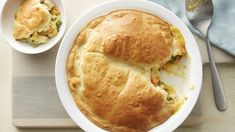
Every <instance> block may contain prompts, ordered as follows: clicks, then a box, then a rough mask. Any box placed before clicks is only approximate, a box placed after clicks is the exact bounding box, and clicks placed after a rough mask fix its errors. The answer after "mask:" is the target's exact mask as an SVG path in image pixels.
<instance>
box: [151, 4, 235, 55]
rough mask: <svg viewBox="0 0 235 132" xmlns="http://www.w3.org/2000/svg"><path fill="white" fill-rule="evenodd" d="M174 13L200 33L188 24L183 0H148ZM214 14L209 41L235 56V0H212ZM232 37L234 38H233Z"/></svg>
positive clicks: (192, 29) (193, 30) (191, 28)
mask: <svg viewBox="0 0 235 132" xmlns="http://www.w3.org/2000/svg"><path fill="white" fill-rule="evenodd" d="M150 1H153V2H155V3H157V4H160V5H162V6H164V7H165V8H167V9H169V10H171V11H172V12H173V13H175V14H176V15H177V16H178V17H179V18H181V20H183V22H184V23H185V24H186V25H187V26H188V27H189V29H190V30H191V31H192V32H193V33H195V34H197V35H199V36H200V34H199V33H198V32H197V31H196V30H195V29H194V28H193V27H192V26H191V25H190V24H189V22H188V21H187V19H186V15H185V0H150ZM213 5H214V16H213V22H212V25H211V28H210V31H209V39H210V41H211V43H212V44H213V45H215V46H217V47H219V48H220V49H223V50H224V51H226V52H228V53H229V54H231V55H233V56H234V57H235V0H213ZM233 39H234V40H233Z"/></svg>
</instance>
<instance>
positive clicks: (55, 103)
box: [12, 47, 208, 128]
mask: <svg viewBox="0 0 235 132" xmlns="http://www.w3.org/2000/svg"><path fill="white" fill-rule="evenodd" d="M57 49H58V47H55V48H53V49H52V50H50V51H48V52H46V53H43V54H38V55H25V54H22V53H19V52H17V51H12V52H13V53H12V61H13V62H12V68H13V69H12V74H13V75H12V92H13V93H12V96H13V97H12V103H13V104H12V109H13V117H12V118H13V119H12V121H13V124H14V125H15V126H17V127H26V128H27V127H40V128H48V127H50V128H65V127H66V128H74V127H77V126H76V124H75V123H74V122H73V121H72V120H71V119H70V117H69V116H68V115H67V113H66V112H65V110H64V108H63V106H62V104H61V102H60V100H59V97H58V94H57V91H56V86H55V80H54V79H55V78H54V65H55V58H56V51H57ZM206 74H208V72H206ZM205 82H206V81H205ZM204 87H207V85H204ZM201 99H202V98H201V97H200V99H199V100H198V103H197V105H196V106H195V108H194V110H193V112H192V113H191V115H190V116H189V117H188V118H187V120H186V121H185V122H184V123H183V125H182V126H196V125H200V124H201V123H202V113H201V107H200V101H201Z"/></svg>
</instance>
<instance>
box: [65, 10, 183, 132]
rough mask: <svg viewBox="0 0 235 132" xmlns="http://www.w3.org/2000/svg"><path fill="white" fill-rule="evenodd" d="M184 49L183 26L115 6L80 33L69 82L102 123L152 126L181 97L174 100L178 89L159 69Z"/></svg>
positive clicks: (136, 128) (71, 59)
mask: <svg viewBox="0 0 235 132" xmlns="http://www.w3.org/2000/svg"><path fill="white" fill-rule="evenodd" d="M179 38H181V39H179ZM178 40H180V41H178ZM185 54H186V50H185V46H184V40H183V39H182V35H181V33H180V31H179V30H178V29H177V28H175V27H173V26H171V25H170V24H168V23H167V22H165V21H164V20H162V19H161V18H159V17H157V16H154V15H151V14H148V13H144V12H141V11H137V10H118V11H113V12H111V13H109V14H107V15H104V16H101V17H98V18H96V19H95V20H93V21H91V22H90V23H89V24H88V25H87V26H86V27H85V28H84V29H83V30H82V31H81V32H80V33H79V34H78V36H77V39H76V40H75V42H74V45H73V47H72V49H71V51H70V54H69V57H68V60H67V78H68V84H69V88H70V90H71V92H72V95H73V97H74V100H75V102H76V104H77V106H78V107H79V109H80V110H81V111H82V112H83V113H84V114H85V115H86V116H87V117H88V119H90V120H91V121H92V122H94V123H95V124H97V125H98V126H100V127H102V128H104V129H107V130H109V131H128V132H129V131H147V130H149V129H151V128H152V127H154V126H156V125H158V124H160V123H162V122H164V121H165V120H167V119H168V118H169V117H170V116H171V115H172V114H173V113H174V112H175V111H176V110H177V109H178V107H179V104H180V101H179V100H177V99H170V100H169V98H168V97H169V95H171V94H175V92H174V89H173V88H169V87H168V86H166V85H164V84H163V83H161V81H160V80H159V75H158V70H159V68H160V67H161V66H162V65H164V64H165V63H168V62H169V61H170V60H171V59H172V57H176V56H182V55H185ZM166 89H168V90H166ZM169 91H172V92H171V93H169Z"/></svg>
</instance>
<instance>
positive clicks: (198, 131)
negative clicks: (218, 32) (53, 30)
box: [0, 0, 235, 132]
mask: <svg viewBox="0 0 235 132" xmlns="http://www.w3.org/2000/svg"><path fill="white" fill-rule="evenodd" d="M4 1H5V0H0V8H1V6H2V4H3V2H4ZM104 1H105V0H86V1H84V0H76V1H75V0H64V3H65V7H66V10H67V18H68V26H69V25H71V24H72V23H73V21H74V20H75V19H76V17H77V16H79V15H80V14H81V13H82V12H84V11H86V10H87V9H89V8H91V7H93V6H95V5H97V4H99V3H102V2H104ZM73 9H77V10H76V12H75V13H72V12H73ZM196 39H197V42H198V45H199V47H200V50H201V55H202V59H203V62H208V58H207V53H206V48H205V43H204V42H203V41H202V40H200V39H198V38H197V37H196ZM11 51H12V49H11V48H10V47H9V46H8V45H7V43H6V42H5V41H4V40H3V37H2V35H1V34H0V132H78V131H79V130H78V129H18V128H16V127H14V126H13V125H12V123H11V116H12V107H11V101H12V98H11V81H12V79H11V76H12V65H11V61H12V54H11ZM213 52H214V56H215V59H216V62H218V63H234V62H235V58H234V57H231V56H230V55H228V54H226V53H225V52H223V51H221V50H219V49H217V48H214V47H213ZM234 66H235V65H234ZM234 77H235V74H234ZM228 82H229V81H228ZM231 84H235V82H230V85H231ZM231 87H232V85H231ZM233 91H234V90H233ZM204 93H206V94H207V95H206V100H205V101H203V103H202V110H203V116H204V123H203V124H202V125H200V126H197V127H194V128H180V129H177V131H179V132H187V131H189V130H190V131H192V132H204V131H213V132H217V131H218V132H219V131H222V130H229V131H231V130H232V131H235V125H232V124H234V123H235V119H234V116H235V113H234V112H231V111H230V110H228V111H226V112H218V111H217V109H216V108H215V105H214V103H213V94H212V89H211V88H207V89H204ZM226 95H227V97H229V100H230V102H231V103H230V104H229V107H230V108H234V107H235V93H234V92H229V91H227V92H226ZM215 115H216V117H214V116H215ZM232 122H233V123H232Z"/></svg>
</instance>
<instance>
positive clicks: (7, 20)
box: [0, 0, 66, 54]
mask: <svg viewBox="0 0 235 132" xmlns="http://www.w3.org/2000/svg"><path fill="white" fill-rule="evenodd" d="M52 1H53V2H54V3H55V5H56V6H57V7H58V9H59V11H60V13H61V20H62V25H61V27H60V31H59V33H58V34H57V35H56V36H55V37H54V38H52V39H50V40H49V41H48V42H47V43H45V44H41V45H39V46H37V47H32V46H30V45H29V44H26V43H23V42H20V41H16V40H15V38H14V37H13V23H14V16H15V13H16V10H17V9H18V7H19V5H20V3H21V2H22V0H6V2H5V3H4V5H3V7H2V10H1V14H0V27H1V30H2V33H3V36H4V38H5V40H6V41H7V42H8V44H9V45H10V46H11V47H12V48H14V49H15V50H18V51H20V52H22V53H25V54H38V53H42V52H44V51H47V50H49V49H50V48H52V47H53V46H55V45H56V44H57V43H59V41H60V39H61V38H62V37H63V35H64V32H65V27H66V13H65V9H64V4H63V1H62V0H52Z"/></svg>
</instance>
